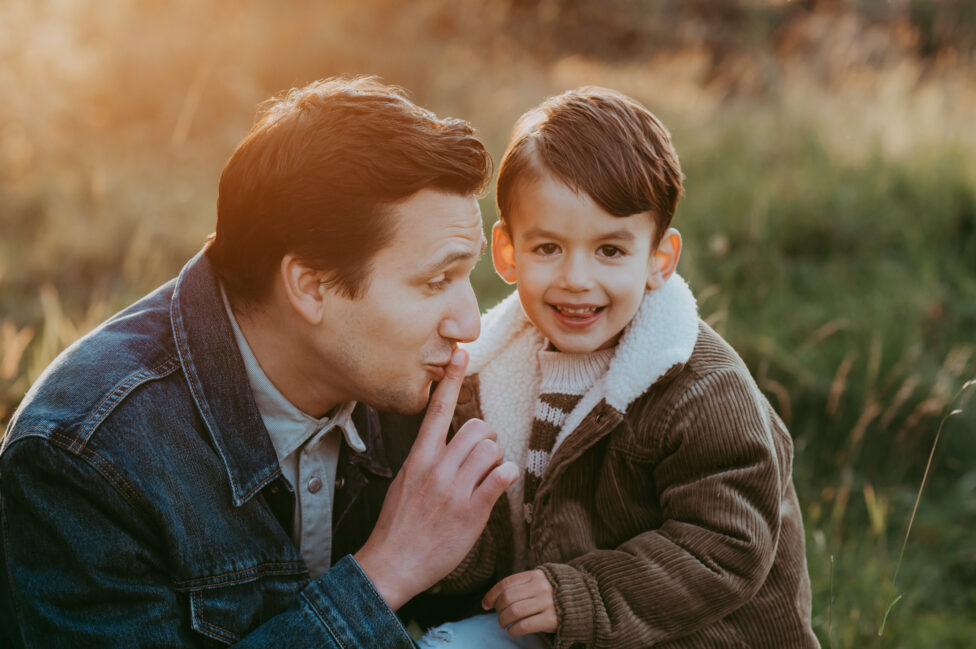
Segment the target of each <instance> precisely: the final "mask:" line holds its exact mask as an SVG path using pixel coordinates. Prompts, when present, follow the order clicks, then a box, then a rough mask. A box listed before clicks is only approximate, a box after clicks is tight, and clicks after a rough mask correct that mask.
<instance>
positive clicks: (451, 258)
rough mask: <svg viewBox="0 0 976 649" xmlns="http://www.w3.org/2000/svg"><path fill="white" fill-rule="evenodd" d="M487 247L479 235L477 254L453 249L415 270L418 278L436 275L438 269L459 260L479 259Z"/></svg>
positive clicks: (485, 241) (486, 242)
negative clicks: (479, 243) (479, 246)
mask: <svg viewBox="0 0 976 649" xmlns="http://www.w3.org/2000/svg"><path fill="white" fill-rule="evenodd" d="M487 247H488V240H487V239H485V236H484V235H481V248H480V249H479V250H478V254H477V255H475V254H474V253H473V252H471V251H470V250H455V251H453V252H451V253H449V254H447V255H445V256H444V257H442V258H440V259H436V260H434V261H433V262H431V263H430V264H428V265H426V266H424V267H423V268H421V269H420V270H419V271H418V272H417V275H416V276H417V277H418V278H423V277H430V276H431V275H436V274H437V273H438V272H439V271H441V270H444V269H445V268H450V267H451V266H453V265H454V264H455V263H457V262H459V261H467V260H469V259H476V258H477V259H480V258H481V255H483V254H484V253H485V248H487Z"/></svg>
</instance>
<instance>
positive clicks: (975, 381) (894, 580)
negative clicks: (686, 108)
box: [878, 379, 976, 638]
mask: <svg viewBox="0 0 976 649" xmlns="http://www.w3.org/2000/svg"><path fill="white" fill-rule="evenodd" d="M973 385H976V379H972V380H969V381H966V383H964V384H963V386H962V388H960V389H959V391H958V392H957V393H956V394H955V396H954V397H953V398H952V400H951V401H950V402H949V405H950V406H951V405H952V404H954V403H955V402H956V401H957V400H958V399H959V397H960V396H962V394H963V393H964V392H965V391H966V390H967V389H968V388H970V387H972V386H973ZM961 413H962V409H960V408H954V409H953V410H950V411H949V412H948V413H946V414H945V415H944V416H943V417H942V419H941V420H940V421H939V428H938V429H937V430H936V432H935V439H934V440H933V441H932V448H931V449H930V450H929V458H928V460H927V461H926V463H925V471H924V472H923V473H922V482H921V484H919V486H918V493H916V494H915V503H914V504H913V505H912V513H911V515H910V516H909V517H908V527H907V528H906V529H905V538H904V539H902V542H901V550H900V551H899V552H898V561H897V562H896V563H895V571H894V573H893V575H892V577H891V584H890V589H891V590H894V589H895V587H896V586H897V582H898V572H899V570H901V564H902V560H903V559H904V558H905V548H907V547H908V537H909V535H910V534H911V533H912V524H914V522H915V515H916V514H917V513H918V505H919V503H920V502H921V501H922V491H923V490H924V489H925V483H926V482H927V481H928V477H929V471H930V470H931V468H932V459H933V458H934V457H935V449H936V447H938V445H939V438H940V437H941V436H942V429H943V428H944V427H945V423H946V422H947V421H948V420H949V418H950V417H954V416H956V415H958V414H961ZM904 595H905V594H904V593H898V595H897V596H895V597H894V599H892V600H891V601H890V602H889V603H888V605H887V607H885V612H884V617H882V618H881V626H879V627H878V637H879V638H881V637H883V636H884V632H885V626H886V625H887V623H888V616H889V615H890V614H891V611H892V609H893V608H894V607H895V605H896V604H897V603H898V602H899V601H900V600H901V598H902V597H904Z"/></svg>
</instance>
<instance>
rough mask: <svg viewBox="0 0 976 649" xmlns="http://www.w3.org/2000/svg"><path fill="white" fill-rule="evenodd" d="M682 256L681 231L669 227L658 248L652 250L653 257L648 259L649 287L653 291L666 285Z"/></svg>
mask: <svg viewBox="0 0 976 649" xmlns="http://www.w3.org/2000/svg"><path fill="white" fill-rule="evenodd" d="M680 256H681V233H680V232H678V231H677V230H675V229H674V228H668V229H667V230H665V232H664V235H663V236H662V237H661V242H660V243H659V244H658V246H657V250H654V251H653V252H651V258H650V259H649V260H648V264H650V268H649V269H648V273H647V288H649V289H651V290H652V291H653V290H655V289H659V288H661V287H662V286H664V283H665V282H666V281H668V278H669V277H671V275H673V274H674V271H675V269H676V268H677V267H678V257H680Z"/></svg>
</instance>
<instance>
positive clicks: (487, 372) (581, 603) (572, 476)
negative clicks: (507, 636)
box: [439, 276, 819, 649]
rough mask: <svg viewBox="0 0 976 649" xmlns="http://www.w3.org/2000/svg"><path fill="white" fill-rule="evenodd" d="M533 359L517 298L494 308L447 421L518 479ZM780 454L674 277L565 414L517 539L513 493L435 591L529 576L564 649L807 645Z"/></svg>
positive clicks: (803, 577) (786, 441)
mask: <svg viewBox="0 0 976 649" xmlns="http://www.w3.org/2000/svg"><path fill="white" fill-rule="evenodd" d="M542 345H543V337H542V334H541V333H540V332H539V331H538V330H537V329H536V328H535V327H534V326H533V325H532V324H531V323H530V322H529V321H528V320H527V319H526V317H525V315H524V313H523V312H522V310H521V307H520V305H519V302H518V296H517V295H512V296H510V297H509V298H507V299H506V300H505V301H503V302H502V303H501V304H500V305H498V306H497V307H496V308H495V309H493V310H491V311H489V312H488V313H487V314H486V315H485V316H484V319H483V327H482V336H481V338H479V339H478V340H477V341H476V342H475V343H473V344H471V345H469V346H468V350H469V353H470V355H471V362H470V365H469V372H470V374H469V376H468V377H466V379H465V382H464V385H463V386H462V390H461V396H460V398H459V400H458V408H457V410H456V412H455V419H454V425H455V426H456V427H459V426H460V425H461V424H462V423H463V422H464V421H467V420H468V419H469V418H472V417H480V418H482V419H485V420H486V421H487V422H488V423H489V424H490V425H491V426H492V427H493V428H494V429H495V431H496V432H497V433H498V436H499V444H500V445H501V446H502V448H503V450H504V451H505V454H506V459H508V460H512V461H514V462H516V463H517V464H518V465H519V466H523V467H524V466H525V460H526V457H525V455H526V448H527V440H528V435H529V431H530V427H531V422H532V419H533V412H534V406H535V397H536V395H537V394H538V382H539V369H538V365H537V362H536V360H535V359H537V353H538V351H539V349H541V346H542ZM792 451H793V447H792V441H791V439H790V436H789V433H788V432H787V431H786V428H785V427H784V425H783V423H782V421H781V420H780V419H779V417H777V416H776V414H775V413H774V412H773V409H772V408H771V406H770V405H769V403H768V402H767V401H766V399H765V398H764V397H763V395H762V393H761V392H760V391H759V389H758V388H757V386H756V384H755V382H754V381H753V379H752V378H751V376H750V375H749V372H748V370H747V368H746V367H745V365H744V363H743V362H742V360H741V359H740V358H739V357H738V356H737V355H736V353H735V352H734V351H733V350H732V348H731V347H729V346H728V344H727V343H726V342H725V341H723V340H722V339H721V337H719V336H718V334H716V333H715V332H714V331H713V330H712V329H711V328H709V327H708V326H707V325H706V324H705V323H703V322H701V321H700V320H699V318H698V314H697V308H696V305H695V301H694V297H693V296H692V294H691V291H690V290H689V289H688V286H687V285H686V284H685V283H684V281H683V280H682V279H681V278H680V277H677V276H673V277H672V278H671V279H670V280H669V281H668V282H667V283H666V284H665V285H664V286H663V287H662V288H660V289H657V290H655V291H653V292H649V293H648V294H647V295H646V296H645V298H644V301H643V302H642V304H641V307H640V308H639V310H638V312H637V314H636V316H635V317H634V320H633V321H632V322H631V324H630V325H628V327H627V329H626V330H625V331H624V334H623V336H622V337H621V340H620V342H619V343H618V344H617V347H616V354H615V356H614V358H613V360H612V361H611V364H610V367H609V369H608V370H607V373H606V375H605V376H604V377H603V378H602V380H600V381H598V382H597V383H596V384H595V385H594V386H593V387H592V388H591V389H590V390H589V391H588V392H587V393H586V394H584V395H583V397H582V398H581V399H580V400H579V403H578V404H577V405H576V406H575V408H573V410H572V411H571V412H570V413H569V414H568V415H567V417H566V419H565V421H564V423H563V426H562V429H561V430H560V433H559V435H558V437H557V441H556V450H555V451H554V453H553V454H552V457H551V460H550V463H549V466H548V468H547V470H546V472H545V474H544V476H543V478H542V481H541V484H539V486H538V489H537V491H536V493H535V496H534V498H533V499H532V508H533V509H532V511H533V515H532V522H531V525H529V527H528V531H527V533H526V531H525V526H524V524H522V525H513V521H515V520H524V519H523V518H521V517H519V516H514V515H513V514H515V512H514V511H513V509H516V508H513V507H511V506H510V503H521V502H522V489H523V485H522V482H523V481H522V479H520V480H518V481H517V482H516V483H515V484H514V485H512V487H511V488H510V490H509V493H508V498H507V499H506V498H502V499H500V500H499V502H498V504H497V505H496V507H495V509H494V511H493V512H492V515H491V518H490V520H489V523H488V526H487V527H486V529H485V532H484V533H483V534H482V536H481V537H480V538H479V540H478V542H477V543H476V545H475V547H474V548H473V549H472V551H471V553H470V554H469V555H468V556H467V557H466V558H465V560H464V561H463V562H462V563H461V565H459V566H458V568H457V569H455V571H454V572H452V573H451V574H450V575H448V577H447V578H445V579H444V580H443V581H442V582H441V584H439V588H440V591H441V592H443V593H452V592H453V593H462V592H476V591H482V590H484V589H486V588H488V587H490V586H491V585H493V584H494V583H495V582H496V581H498V580H499V579H501V578H502V577H504V576H506V575H508V574H511V573H512V572H514V571H517V570H521V569H524V568H525V567H526V566H527V567H535V568H539V569H540V570H542V571H543V572H544V573H545V574H546V576H547V577H548V579H549V581H550V582H551V583H552V585H553V590H554V599H555V604H556V613H557V617H558V631H557V633H556V635H555V638H554V642H555V647H557V648H558V649H563V648H568V647H573V648H574V649H576V648H577V647H592V648H594V649H598V648H615V649H616V648H620V649H625V648H630V647H635V648H636V647H648V646H655V647H668V648H678V647H753V648H766V647H768V648H770V649H772V648H776V649H780V648H783V647H791V648H793V647H798V648H804V649H805V648H809V647H818V646H819V645H818V643H817V640H816V638H815V636H814V635H813V632H812V629H811V626H810V583H809V577H808V575H807V568H806V556H805V553H804V538H803V524H802V518H801V515H800V509H799V505H798V502H797V498H796V493H795V491H794V489H793V484H792V480H791V467H792ZM520 530H521V532H520ZM526 534H527V537H526ZM520 546H524V547H525V548H527V553H526V556H525V557H523V558H522V559H523V560H522V561H519V563H524V565H522V566H519V565H516V557H515V553H516V550H517V548H519V547H520Z"/></svg>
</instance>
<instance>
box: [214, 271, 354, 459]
mask: <svg viewBox="0 0 976 649" xmlns="http://www.w3.org/2000/svg"><path fill="white" fill-rule="evenodd" d="M220 296H221V299H222V300H223V303H224V309H225V310H226V312H227V318H228V320H230V325H231V328H232V329H233V331H234V339H235V340H236V341H237V347H238V349H240V351H241V358H243V360H244V369H245V371H246V372H247V379H248V382H249V383H250V384H251V392H253V393H254V401H255V403H256V404H257V407H258V411H259V412H260V413H261V419H262V420H263V421H264V427H265V428H267V429H268V434H269V435H270V436H271V443H272V444H273V445H274V447H275V452H276V454H277V456H278V461H279V462H282V461H283V460H284V458H286V457H288V456H289V455H291V454H292V453H294V452H295V451H296V450H297V449H299V448H301V447H302V446H303V445H304V444H305V443H306V442H309V440H311V445H312V446H314V445H316V444H318V443H319V442H320V441H321V440H322V439H323V438H324V437H325V434H326V433H328V432H329V431H331V430H332V429H333V428H337V427H338V428H339V429H340V430H341V431H342V434H343V436H344V437H345V440H346V443H347V444H348V445H349V446H350V448H352V449H353V450H355V451H357V452H359V453H362V452H363V451H365V450H366V445H365V444H364V443H363V440H362V438H361V437H360V436H359V432H358V431H357V430H356V425H355V424H354V423H353V421H352V411H353V409H354V408H355V407H356V402H355V401H347V402H345V403H342V404H339V405H338V406H337V407H336V408H334V409H333V410H332V412H330V413H329V414H328V415H326V416H324V417H318V418H316V417H313V416H311V415H309V414H307V413H305V412H303V411H302V410H301V409H299V408H298V407H297V406H295V405H294V404H293V403H292V402H291V401H289V400H288V399H287V398H285V395H283V394H281V391H280V390H278V388H277V387H275V385H274V383H272V382H271V379H269V378H268V375H267V374H265V373H264V370H262V369H261V365H260V364H259V363H258V359H257V358H256V357H255V356H254V352H253V351H251V346H250V345H249V344H248V342H247V339H246V338H245V337H244V332H242V331H241V328H240V325H239V324H238V322H237V318H236V317H235V316H234V312H233V310H232V309H231V307H230V301H229V300H228V299H227V293H226V291H224V287H223V286H221V287H220Z"/></svg>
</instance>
